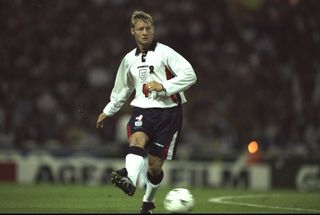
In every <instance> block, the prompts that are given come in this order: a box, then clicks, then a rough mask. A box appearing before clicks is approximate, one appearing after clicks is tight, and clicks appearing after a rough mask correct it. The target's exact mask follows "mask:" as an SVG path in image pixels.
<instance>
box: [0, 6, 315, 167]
mask: <svg viewBox="0 0 320 215" xmlns="http://www.w3.org/2000/svg"><path fill="white" fill-rule="evenodd" d="M136 9H137V10H145V11H146V12H149V13H150V14H151V15H152V16H153V18H154V21H155V31H156V39H157V40H158V41H159V42H162V43H165V44H167V45H169V46H171V47H172V48H174V49H175V50H177V51H178V52H179V53H180V54H182V55H183V56H184V57H185V58H186V59H188V60H189V61H190V62H191V64H192V65H193V67H194V69H195V72H196V73H197V76H198V82H197V83H196V85H194V86H193V87H191V88H190V89H189V90H188V91H187V92H186V96H187V100H188V102H187V103H186V104H185V106H184V114H185V118H184V130H183V134H182V144H181V147H180V148H179V150H178V156H179V157H180V158H186V159H190V160H209V161H210V160H215V159H218V158H230V159H234V158H236V157H237V155H238V154H239V153H240V152H242V151H243V150H246V148H247V145H248V143H249V142H251V141H252V140H255V141H257V142H258V143H259V147H260V148H259V149H260V151H261V152H263V155H264V158H270V157H272V156H292V155H299V156H304V157H307V158H312V157H314V158H318V157H319V154H320V150H319V149H320V15H319V11H320V1H316V0H224V1H223V0H216V1H212V0H183V1H182V0H166V1H155V0H143V1H141V0H82V1H76V0H68V1H65V0H54V1H52V0H28V1H26V0H25V1H23V0H1V1H0V11H1V12H0V13H1V19H0V29H1V33H0V56H1V58H0V70H1V73H0V97H1V102H0V151H2V152H6V151H12V150H14V151H18V152H19V153H21V154H28V153H34V152H36V151H47V152H49V153H50V154H52V155H55V156H65V155H66V156H68V155H76V154H83V155H88V156H95V157H109V158H110V157H115V158H123V155H124V153H125V148H126V146H127V142H126V130H125V129H124V128H125V127H124V126H125V123H126V119H127V116H128V114H129V113H130V106H129V101H128V102H127V103H126V104H125V106H124V107H123V108H122V109H121V111H120V112H118V114H116V115H115V116H114V117H113V118H110V119H109V120H108V121H107V122H106V123H105V127H104V128H103V129H96V120H97V117H98V115H99V114H100V113H101V111H102V109H103V108H104V106H105V105H106V104H107V102H108V101H109V96H110V92H111V89H112V87H113V83H114V79H115V75H116V71H117V68H118V66H119V64H120V62H121V60H122V58H123V57H124V55H125V54H126V53H127V52H128V51H130V50H132V49H133V48H135V42H134V39H133V38H132V36H131V34H130V16H131V14H132V12H133V11H134V10H136ZM317 164H319V162H318V163H317Z"/></svg>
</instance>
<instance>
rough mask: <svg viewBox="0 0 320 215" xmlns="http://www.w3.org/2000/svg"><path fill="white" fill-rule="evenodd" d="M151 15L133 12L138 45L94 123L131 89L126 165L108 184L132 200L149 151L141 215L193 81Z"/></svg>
mask: <svg viewBox="0 0 320 215" xmlns="http://www.w3.org/2000/svg"><path fill="white" fill-rule="evenodd" d="M154 31H155V30H154V23H153V18H152V17H151V16H150V14H148V13H146V12H144V11H134V12H133V14H132V16H131V34H132V35H133V37H134V39H135V41H136V45H137V47H136V48H135V49H133V50H132V51H130V52H129V53H127V54H126V55H125V57H124V58H123V59H122V62H121V64H120V66H119V68H118V71H117V76H116V79H115V83H114V87H113V89H112V92H111V96H110V101H109V102H108V103H107V105H106V106H105V107H104V109H103V111H102V113H101V114H100V115H99V117H98V120H97V128H103V122H104V120H105V119H107V118H108V117H111V116H113V115H114V114H115V113H116V112H118V111H119V110H120V108H121V107H122V106H123V104H124V103H125V101H126V100H127V99H128V98H129V97H130V95H131V94H132V93H133V92H134V91H135V97H134V99H133V100H132V101H131V103H130V105H131V107H132V115H131V118H130V120H129V122H128V126H127V134H128V140H129V147H128V151H127V155H126V157H125V167H124V168H122V169H120V170H117V171H114V172H113V173H112V174H111V176H110V180H111V182H112V183H113V184H114V185H115V186H117V187H118V188H120V189H121V190H123V192H124V193H126V194H127V195H129V196H133V195H134V193H135V190H136V187H137V180H138V176H139V174H140V171H142V169H143V166H144V157H145V155H146V153H147V157H148V172H147V183H146V189H145V194H144V196H143V202H142V206H141V208H140V213H141V214H149V213H152V209H154V208H155V196H156V193H157V190H158V188H159V187H160V184H161V181H162V179H163V175H164V173H163V170H162V166H163V162H164V161H165V160H173V159H174V158H175V154H176V149H177V144H178V142H179V137H180V132H181V128H182V104H183V103H185V102H186V98H185V95H184V91H185V90H187V89H188V88H189V87H190V86H192V85H193V84H195V83H196V80H197V77H196V74H195V72H194V70H193V67H192V66H191V64H190V63H189V62H188V61H187V60H186V59H185V58H184V57H183V56H182V55H180V54H179V53H178V52H176V51H175V50H174V49H172V48H170V47H168V46H166V45H164V44H162V43H160V42H157V41H156V40H155V39H154Z"/></svg>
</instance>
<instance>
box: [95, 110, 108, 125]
mask: <svg viewBox="0 0 320 215" xmlns="http://www.w3.org/2000/svg"><path fill="white" fill-rule="evenodd" d="M106 118H107V115H106V114H105V113H103V112H102V113H101V114H100V115H99V117H98V120H97V128H103V121H104V120H105V119H106Z"/></svg>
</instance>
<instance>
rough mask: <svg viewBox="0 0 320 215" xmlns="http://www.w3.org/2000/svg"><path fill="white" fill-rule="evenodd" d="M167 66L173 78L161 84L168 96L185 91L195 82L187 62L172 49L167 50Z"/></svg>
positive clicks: (195, 78) (194, 76) (195, 77)
mask: <svg viewBox="0 0 320 215" xmlns="http://www.w3.org/2000/svg"><path fill="white" fill-rule="evenodd" d="M167 66H168V68H169V70H170V72H171V73H172V74H173V78H171V79H169V80H165V81H163V82H162V83H161V85H162V87H163V89H164V90H165V92H166V94H167V95H168V96H170V95H173V94H176V93H179V92H182V91H185V90H187V89H188V88H189V87H191V86H192V85H194V84H195V83H196V81H197V76H196V74H195V72H194V69H193V67H192V65H191V64H190V62H189V61H187V60H186V59H185V58H184V57H183V56H182V55H180V54H179V53H178V52H176V51H175V50H173V49H169V53H168V57H167Z"/></svg>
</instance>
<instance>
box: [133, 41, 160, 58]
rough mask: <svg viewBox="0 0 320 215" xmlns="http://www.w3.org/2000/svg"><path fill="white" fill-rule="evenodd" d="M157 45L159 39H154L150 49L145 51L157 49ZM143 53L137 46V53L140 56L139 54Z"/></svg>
mask: <svg viewBox="0 0 320 215" xmlns="http://www.w3.org/2000/svg"><path fill="white" fill-rule="evenodd" d="M156 46H157V41H155V40H154V41H152V43H151V44H150V46H149V48H148V50H147V51H146V52H145V53H147V52H148V51H154V50H155V49H156ZM140 53H141V51H140V49H139V48H138V47H137V48H136V53H135V55H136V56H138V55H139V54H140Z"/></svg>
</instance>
